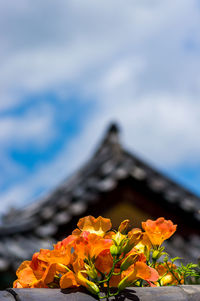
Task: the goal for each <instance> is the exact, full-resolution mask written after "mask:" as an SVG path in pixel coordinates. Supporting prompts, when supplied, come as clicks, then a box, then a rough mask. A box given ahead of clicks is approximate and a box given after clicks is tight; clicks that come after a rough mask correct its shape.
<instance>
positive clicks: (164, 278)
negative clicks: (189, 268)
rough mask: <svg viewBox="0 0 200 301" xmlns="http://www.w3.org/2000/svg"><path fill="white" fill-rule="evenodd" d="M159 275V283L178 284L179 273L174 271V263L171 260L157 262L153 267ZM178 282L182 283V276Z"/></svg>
mask: <svg viewBox="0 0 200 301" xmlns="http://www.w3.org/2000/svg"><path fill="white" fill-rule="evenodd" d="M169 268H170V269H172V270H173V273H171V272H170V271H169ZM155 269H156V270H157V272H158V274H159V276H160V284H161V285H164V286H165V285H178V284H179V279H180V278H179V275H178V273H177V272H176V269H177V267H176V265H175V264H172V263H171V262H167V263H166V262H165V263H162V264H160V263H158V264H157V265H156V267H155ZM180 282H181V283H182V284H183V283H184V278H183V277H181V279H180ZM158 285H159V284H158Z"/></svg>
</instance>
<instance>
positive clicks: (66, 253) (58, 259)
mask: <svg viewBox="0 0 200 301" xmlns="http://www.w3.org/2000/svg"><path fill="white" fill-rule="evenodd" d="M38 259H39V260H41V261H44V262H47V263H51V264H52V263H60V264H63V265H66V266H67V265H68V264H69V263H70V259H71V247H68V248H66V249H63V248H62V249H56V250H48V249H41V250H40V253H39V254H38Z"/></svg>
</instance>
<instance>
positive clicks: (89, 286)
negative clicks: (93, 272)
mask: <svg viewBox="0 0 200 301" xmlns="http://www.w3.org/2000/svg"><path fill="white" fill-rule="evenodd" d="M86 277H87V276H86V274H85V271H79V272H78V274H77V277H76V278H77V281H78V283H79V284H81V285H82V286H84V287H86V288H87V289H88V290H89V291H90V292H91V293H92V294H95V295H98V294H99V288H98V286H97V285H96V284H95V283H94V282H92V281H89V280H88V279H87V278H86Z"/></svg>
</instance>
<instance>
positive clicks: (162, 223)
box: [142, 217, 177, 246]
mask: <svg viewBox="0 0 200 301" xmlns="http://www.w3.org/2000/svg"><path fill="white" fill-rule="evenodd" d="M142 227H143V229H144V230H145V232H146V234H147V235H148V237H149V239H150V241H151V243H152V244H153V245H158V246H159V245H161V244H162V243H163V241H164V240H166V239H168V238H169V237H171V236H172V235H173V234H174V232H175V231H176V227H177V226H176V225H174V224H173V223H172V221H171V220H165V219H164V218H163V217H160V218H158V219H157V220H155V221H152V220H150V219H148V220H147V221H146V222H142Z"/></svg>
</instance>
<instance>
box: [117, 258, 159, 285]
mask: <svg viewBox="0 0 200 301" xmlns="http://www.w3.org/2000/svg"><path fill="white" fill-rule="evenodd" d="M124 276H125V277H124ZM122 277H124V278H123V279H122V280H121V282H120V283H119V285H118V288H119V290H123V289H124V288H125V287H127V286H130V285H132V284H133V283H134V281H136V280H137V279H144V280H146V281H148V282H150V281H157V280H158V278H159V275H158V272H157V271H156V270H155V269H153V268H151V267H149V266H148V265H146V263H144V262H136V263H135V264H134V266H131V267H130V268H129V269H128V270H126V271H124V272H123V273H122Z"/></svg>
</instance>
